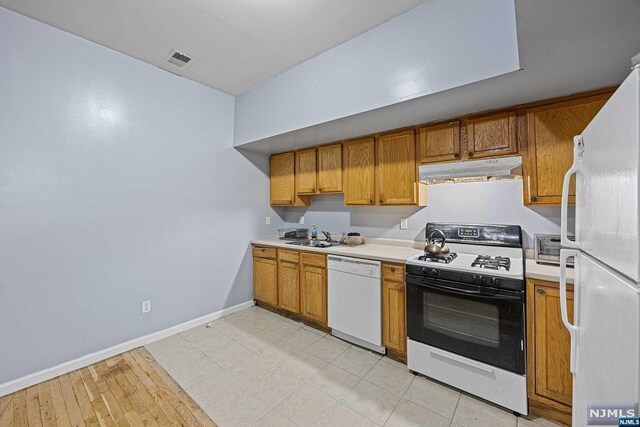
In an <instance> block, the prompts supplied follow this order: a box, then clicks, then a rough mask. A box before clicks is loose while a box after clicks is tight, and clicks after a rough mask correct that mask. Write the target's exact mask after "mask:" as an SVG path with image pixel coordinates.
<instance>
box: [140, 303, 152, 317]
mask: <svg viewBox="0 0 640 427" xmlns="http://www.w3.org/2000/svg"><path fill="white" fill-rule="evenodd" d="M150 311H151V300H146V301H142V314H145V313H148V312H150Z"/></svg>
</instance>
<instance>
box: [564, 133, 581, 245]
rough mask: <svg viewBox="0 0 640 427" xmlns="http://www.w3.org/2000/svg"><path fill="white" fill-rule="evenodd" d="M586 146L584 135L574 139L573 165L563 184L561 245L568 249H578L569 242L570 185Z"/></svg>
mask: <svg viewBox="0 0 640 427" xmlns="http://www.w3.org/2000/svg"><path fill="white" fill-rule="evenodd" d="M583 151H584V145H583V143H582V135H578V136H575V137H573V164H572V165H571V167H570V168H569V170H568V171H567V173H566V174H565V175H564V181H563V182H562V201H561V205H560V244H561V245H562V246H564V247H566V248H572V249H578V244H577V243H576V242H574V241H572V240H569V237H568V235H567V216H568V212H569V184H570V183H571V176H572V175H573V174H575V173H577V172H578V171H579V170H580V159H581V158H582V152H583Z"/></svg>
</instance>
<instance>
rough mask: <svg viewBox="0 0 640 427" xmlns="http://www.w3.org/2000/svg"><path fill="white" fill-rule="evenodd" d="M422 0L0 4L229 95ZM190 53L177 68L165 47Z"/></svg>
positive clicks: (3, 0)
mask: <svg viewBox="0 0 640 427" xmlns="http://www.w3.org/2000/svg"><path fill="white" fill-rule="evenodd" d="M424 1H425V0H394V1H388V0H349V1H346V2H345V1H341V0H305V1H298V0H277V1H259V0H216V1H205V0H183V1H165V2H155V1H151V0H140V1H128V0H111V1H100V0H58V1H55V2H48V1H26V2H25V1H21V0H0V6H4V7H6V8H8V9H10V10H13V11H15V12H18V13H21V14H23V15H26V16H29V17H31V18H34V19H37V20H39V21H42V22H44V23H46V24H49V25H52V26H54V27H57V28H60V29H62V30H65V31H68V32H70V33H72V34H75V35H77V36H80V37H82V38H85V39H87V40H91V41H93V42H95V43H98V44H101V45H103V46H106V47H109V48H111V49H114V50H117V51H119V52H122V53H124V54H126V55H129V56H132V57H134V58H137V59H140V60H142V61H144V62H147V63H149V64H152V65H157V66H160V67H162V68H164V69H167V70H169V71H171V72H174V73H176V74H179V75H183V76H184V77H186V78H189V79H192V80H195V81H198V82H200V83H204V84H205V85H207V86H211V87H214V88H216V89H220V90H222V91H224V92H227V93H230V94H232V95H237V94H239V93H242V92H244V91H246V90H248V89H250V88H252V87H254V86H256V85H257V84H259V83H261V82H263V81H265V80H267V79H270V78H272V77H274V76H276V75H277V74H280V73H281V72H283V71H285V70H287V69H289V68H291V67H293V66H295V65H297V64H299V63H301V62H304V61H305V60H307V59H309V58H312V57H314V56H316V55H318V54H320V53H322V52H324V51H326V50H328V49H331V48H332V47H335V46H337V45H339V44H341V43H343V42H345V41H347V40H349V39H351V38H353V37H355V36H357V35H358V34H361V33H363V32H365V31H367V30H370V29H371V28H374V27H376V26H378V25H380V24H382V23H383V22H386V21H388V20H389V19H391V18H394V17H396V16H398V15H401V14H403V13H405V12H407V11H408V10H411V9H413V8H414V7H416V6H417V5H419V4H420V3H423V2H424ZM174 49H175V50H177V51H179V52H181V53H188V54H189V56H192V57H193V58H195V59H194V60H193V61H191V63H190V64H189V66H188V67H184V68H183V69H181V68H179V67H173V66H172V65H170V64H167V63H166V58H167V57H168V56H169V54H170V52H172V50H174Z"/></svg>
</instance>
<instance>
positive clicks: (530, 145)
mask: <svg viewBox="0 0 640 427" xmlns="http://www.w3.org/2000/svg"><path fill="white" fill-rule="evenodd" d="M609 96H610V94H604V95H597V96H592V97H589V98H583V99H578V100H573V101H566V102H560V103H556V104H551V105H544V106H541V107H536V108H531V109H528V110H527V113H526V114H527V145H526V150H525V164H524V167H525V177H526V180H527V181H526V182H525V188H524V202H525V204H541V205H559V204H560V201H561V197H562V182H563V180H564V175H565V173H566V172H567V170H569V168H570V167H571V165H572V163H573V137H574V136H575V135H579V134H580V133H582V131H583V130H584V129H585V128H586V127H587V125H588V124H589V122H590V121H591V120H592V119H593V118H594V117H595V115H596V114H597V113H598V111H600V108H602V106H603V105H604V104H605V102H606V101H607V99H608V98H609ZM569 203H575V177H573V178H572V180H571V187H570V192H569Z"/></svg>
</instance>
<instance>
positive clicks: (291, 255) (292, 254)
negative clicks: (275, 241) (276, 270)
mask: <svg viewBox="0 0 640 427" xmlns="http://www.w3.org/2000/svg"><path fill="white" fill-rule="evenodd" d="M278 259H279V260H280V261H289V262H300V252H298V251H288V250H286V249H278Z"/></svg>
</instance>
